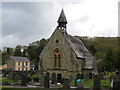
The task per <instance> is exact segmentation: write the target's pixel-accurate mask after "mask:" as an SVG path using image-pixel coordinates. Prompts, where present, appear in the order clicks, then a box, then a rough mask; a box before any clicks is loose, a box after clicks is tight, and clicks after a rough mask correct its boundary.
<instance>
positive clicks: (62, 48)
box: [38, 9, 95, 78]
mask: <svg viewBox="0 0 120 90" xmlns="http://www.w3.org/2000/svg"><path fill="white" fill-rule="evenodd" d="M57 22H58V26H57V27H56V29H55V31H54V32H53V34H52V36H51V37H50V39H49V41H48V43H47V44H46V46H45V48H44V49H43V51H42V52H41V54H40V56H39V57H40V60H39V63H38V64H39V65H38V66H39V69H38V70H39V71H40V72H42V74H43V75H45V74H46V73H50V75H51V74H52V73H55V74H57V75H61V76H62V77H74V78H75V77H76V74H77V73H81V74H89V73H94V70H95V68H94V66H95V59H94V56H93V55H92V53H91V52H90V51H89V49H88V47H87V46H86V45H85V43H84V42H83V41H82V40H80V39H77V38H75V37H73V36H71V35H69V34H68V33H67V19H66V17H65V14H64V11H63V9H62V11H61V14H60V16H59V19H58V21H57Z"/></svg>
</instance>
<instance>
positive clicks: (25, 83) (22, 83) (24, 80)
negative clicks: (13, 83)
mask: <svg viewBox="0 0 120 90" xmlns="http://www.w3.org/2000/svg"><path fill="white" fill-rule="evenodd" d="M21 79H22V80H21V86H26V85H27V77H26V75H25V73H24V72H22V75H21Z"/></svg>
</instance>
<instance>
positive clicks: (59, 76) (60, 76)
mask: <svg viewBox="0 0 120 90" xmlns="http://www.w3.org/2000/svg"><path fill="white" fill-rule="evenodd" d="M57 82H59V83H62V75H61V74H58V75H57Z"/></svg>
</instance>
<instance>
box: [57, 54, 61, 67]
mask: <svg viewBox="0 0 120 90" xmlns="http://www.w3.org/2000/svg"><path fill="white" fill-rule="evenodd" d="M60 61H61V56H60V54H59V55H58V67H60Z"/></svg>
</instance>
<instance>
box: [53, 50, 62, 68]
mask: <svg viewBox="0 0 120 90" xmlns="http://www.w3.org/2000/svg"><path fill="white" fill-rule="evenodd" d="M54 67H55V68H60V67H61V53H60V50H59V49H55V51H54Z"/></svg>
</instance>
